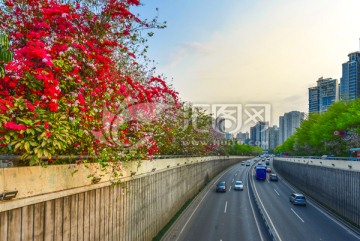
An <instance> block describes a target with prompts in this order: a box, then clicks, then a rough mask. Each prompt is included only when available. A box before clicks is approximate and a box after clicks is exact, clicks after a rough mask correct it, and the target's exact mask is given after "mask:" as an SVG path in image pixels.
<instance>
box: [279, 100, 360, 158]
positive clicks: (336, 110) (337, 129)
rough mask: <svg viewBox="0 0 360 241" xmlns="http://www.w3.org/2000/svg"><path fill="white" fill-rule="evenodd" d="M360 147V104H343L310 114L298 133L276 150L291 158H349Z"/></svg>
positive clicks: (358, 102)
mask: <svg viewBox="0 0 360 241" xmlns="http://www.w3.org/2000/svg"><path fill="white" fill-rule="evenodd" d="M359 146H360V100H359V99H356V100H353V101H340V102H336V103H334V104H333V105H331V106H330V107H329V109H328V111H327V112H324V113H320V114H318V113H314V114H310V115H309V117H308V119H307V120H304V121H303V122H302V123H301V125H300V127H299V128H298V129H297V131H296V132H295V133H294V134H293V135H292V136H291V137H289V138H288V139H287V140H286V141H285V142H284V143H283V144H282V145H281V146H278V147H277V148H276V150H275V152H276V153H282V152H288V153H289V154H290V155H299V156H309V155H310V156H311V155H334V156H349V154H350V153H349V149H350V148H353V147H359Z"/></svg>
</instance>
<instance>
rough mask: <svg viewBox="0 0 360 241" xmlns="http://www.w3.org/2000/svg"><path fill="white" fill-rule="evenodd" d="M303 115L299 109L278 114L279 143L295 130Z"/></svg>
mask: <svg viewBox="0 0 360 241" xmlns="http://www.w3.org/2000/svg"><path fill="white" fill-rule="evenodd" d="M304 117H305V113H304V112H300V111H291V112H288V113H285V114H284V116H280V127H279V145H281V144H283V143H284V142H285V141H286V139H287V138H289V137H290V136H291V135H292V134H294V133H295V132H296V128H298V127H300V124H301V122H302V121H303V120H304ZM280 141H282V142H280Z"/></svg>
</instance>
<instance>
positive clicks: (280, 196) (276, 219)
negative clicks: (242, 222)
mask: <svg viewBox="0 0 360 241" xmlns="http://www.w3.org/2000/svg"><path fill="white" fill-rule="evenodd" d="M251 171H252V172H254V170H251ZM273 173H274V170H273ZM268 175H269V174H268ZM250 181H251V182H252V184H253V187H254V192H255V195H256V196H257V197H258V200H260V202H259V203H260V206H261V208H262V209H263V210H264V212H263V213H264V216H265V217H266V219H267V220H268V223H269V226H270V227H271V229H272V232H273V234H274V236H275V238H276V240H278V241H287V240H291V241H297V240H299V241H300V240H301V241H304V240H309V241H313V240H326V241H342V240H344V241H345V240H346V241H352V240H357V241H359V240H360V236H359V234H357V233H356V232H352V230H350V229H349V228H348V227H347V226H345V225H343V224H342V223H341V222H339V221H338V220H336V219H335V218H334V217H332V216H331V215H329V214H327V212H326V211H325V210H323V209H321V208H320V207H318V206H317V205H315V203H314V202H312V201H310V200H309V198H308V199H307V201H308V202H307V206H306V207H305V206H295V205H293V204H292V203H290V202H289V195H290V194H291V193H293V192H298V191H297V190H295V189H294V188H293V187H291V186H290V185H289V184H288V183H287V182H286V181H285V180H283V179H282V178H281V177H280V180H279V181H278V182H270V181H269V180H268V178H267V180H266V181H258V180H256V179H255V177H254V176H253V175H250Z"/></svg>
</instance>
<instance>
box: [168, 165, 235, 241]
mask: <svg viewBox="0 0 360 241" xmlns="http://www.w3.org/2000/svg"><path fill="white" fill-rule="evenodd" d="M230 170H231V169H229V170H227V171H226V172H224V173H223V174H222V175H221V176H220V177H219V178H218V179H216V181H215V182H214V185H215V184H216V183H217V182H218V181H219V180H220V178H222V177H223V176H224V175H225V174H226V173H227V172H229V171H230ZM210 190H212V188H209V190H207V192H206V193H205V195H204V196H203V197H202V198H201V200H200V202H199V203H198V205H197V206H196V208H195V209H194V211H193V212H192V213H191V215H190V217H189V219H188V220H187V221H186V223H185V224H184V226H183V227H182V229H181V231H180V233H179V236H178V237H177V238H176V239H175V241H177V240H178V239H179V238H180V235H181V233H182V232H184V229H185V228H186V226H187V224H188V223H189V222H190V219H191V218H192V216H193V215H194V213H195V212H196V210H197V209H198V208H199V206H200V204H201V203H202V201H203V200H204V199H205V197H206V196H207V194H208V193H209V192H210Z"/></svg>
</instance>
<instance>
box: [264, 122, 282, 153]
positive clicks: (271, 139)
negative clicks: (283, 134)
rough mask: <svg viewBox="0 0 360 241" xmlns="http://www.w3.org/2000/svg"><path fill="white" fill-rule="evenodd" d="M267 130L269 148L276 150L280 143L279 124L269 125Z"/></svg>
mask: <svg viewBox="0 0 360 241" xmlns="http://www.w3.org/2000/svg"><path fill="white" fill-rule="evenodd" d="M266 132H267V134H266V136H267V138H268V149H269V150H274V149H275V148H276V147H277V146H278V144H279V128H278V127H277V126H273V127H269V128H268V129H267V130H266Z"/></svg>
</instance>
